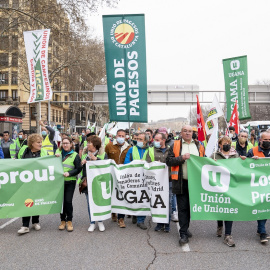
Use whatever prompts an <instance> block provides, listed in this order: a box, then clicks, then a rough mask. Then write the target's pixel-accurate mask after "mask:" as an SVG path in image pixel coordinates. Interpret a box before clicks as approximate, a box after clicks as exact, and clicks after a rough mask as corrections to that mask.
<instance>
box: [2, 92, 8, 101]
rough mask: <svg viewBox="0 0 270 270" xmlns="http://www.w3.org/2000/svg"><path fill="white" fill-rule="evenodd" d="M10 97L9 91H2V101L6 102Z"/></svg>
mask: <svg viewBox="0 0 270 270" xmlns="http://www.w3.org/2000/svg"><path fill="white" fill-rule="evenodd" d="M7 97H8V90H1V91H0V100H1V101H5V100H6V99H7Z"/></svg>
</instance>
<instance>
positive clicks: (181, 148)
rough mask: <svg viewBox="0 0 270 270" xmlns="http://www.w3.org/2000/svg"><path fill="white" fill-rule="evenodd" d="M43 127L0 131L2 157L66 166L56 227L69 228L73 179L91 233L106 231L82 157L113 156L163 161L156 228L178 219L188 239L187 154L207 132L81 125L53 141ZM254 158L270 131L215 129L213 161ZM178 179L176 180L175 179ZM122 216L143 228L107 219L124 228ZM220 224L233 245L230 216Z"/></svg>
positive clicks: (197, 150) (263, 237)
mask: <svg viewBox="0 0 270 270" xmlns="http://www.w3.org/2000/svg"><path fill="white" fill-rule="evenodd" d="M40 125H41V127H42V132H41V135H40V134H31V135H29V136H27V134H26V133H25V132H24V131H20V132H19V133H18V137H17V139H16V140H14V139H11V138H10V134H9V132H8V131H4V132H3V134H0V139H1V145H0V158H2V159H3V158H4V159H25V158H37V157H42V156H46V155H55V156H56V157H59V158H61V159H62V163H63V169H64V180H65V185H64V201H63V210H62V213H61V214H60V225H59V230H65V229H66V230H67V231H68V232H72V231H73V229H74V228H73V224H72V218H73V204H72V201H73V195H74V191H75V187H76V183H78V184H79V192H80V193H83V194H85V197H86V201H87V208H88V214H89V220H90V226H89V228H88V231H89V232H93V231H94V230H95V228H96V223H97V225H98V229H99V231H104V230H105V225H104V223H103V221H98V222H94V221H91V215H90V206H89V200H88V189H87V180H86V162H87V161H89V160H92V161H95V160H103V159H112V160H114V161H115V163H116V164H128V163H130V162H132V161H133V160H145V161H146V162H153V161H159V162H163V163H166V164H167V165H168V170H169V175H170V176H169V179H168V181H169V186H170V189H169V190H170V196H169V197H170V217H169V223H167V224H162V223H158V224H156V226H155V228H154V230H155V231H157V232H159V231H164V232H167V233H168V232H170V221H174V222H179V225H180V230H179V234H180V240H179V243H180V245H183V244H186V243H188V242H189V238H190V237H192V233H191V232H190V231H189V225H190V205H189V191H188V177H189V176H188V170H187V162H186V160H188V159H189V158H190V155H191V154H192V155H197V156H201V157H205V147H206V145H207V142H208V140H209V138H210V136H207V137H206V140H205V141H204V142H200V141H198V137H197V136H198V133H197V129H196V128H194V127H191V126H189V125H185V126H183V127H182V129H181V131H174V130H173V131H172V132H169V131H168V129H167V128H165V127H160V128H158V129H155V130H152V129H150V128H149V129H146V130H145V131H135V132H134V133H133V134H130V132H129V130H123V129H119V130H118V131H117V133H116V135H115V136H114V135H112V134H106V136H105V140H104V141H103V143H102V141H101V138H100V137H99V136H98V135H99V132H100V131H99V132H97V134H96V133H95V132H92V131H91V130H90V129H85V130H82V132H81V133H80V134H79V133H78V132H74V133H72V134H67V133H61V134H60V136H61V142H56V141H55V140H54V137H55V130H54V129H53V128H51V127H50V126H48V125H45V124H44V123H43V122H42V121H40ZM238 157H240V158H241V159H243V160H244V159H246V158H254V159H258V158H261V157H270V130H266V131H263V132H261V134H260V136H259V137H258V138H257V137H256V135H255V130H252V131H251V132H250V134H249V132H248V131H247V130H241V131H240V132H239V134H236V133H235V129H234V127H229V134H228V136H225V135H224V134H222V133H221V132H220V133H219V141H218V149H217V151H216V152H214V153H213V154H212V156H211V158H212V159H214V160H219V159H229V158H238ZM174 180H176V181H174ZM125 218H132V223H133V224H137V226H138V227H139V228H140V229H142V230H146V229H147V225H146V224H145V218H146V217H145V216H132V217H131V216H127V217H125V215H124V214H116V213H112V214H111V220H112V221H113V222H117V224H118V226H119V228H126V223H125ZM30 219H31V217H23V218H22V227H21V228H20V229H19V230H18V234H20V235H22V234H25V233H28V232H29V231H30V230H29V224H30ZM265 223H266V220H258V227H257V233H258V234H259V236H260V241H261V242H262V243H265V242H267V241H268V239H269V238H270V236H269V235H268V234H267V232H266V230H265ZM223 224H225V232H224V240H223V242H224V243H225V244H226V245H228V246H230V247H233V246H235V242H234V239H233V237H232V224H233V222H232V221H217V231H216V236H217V237H222V235H223ZM32 226H33V228H34V229H35V230H40V229H41V225H40V223H39V216H33V217H32Z"/></svg>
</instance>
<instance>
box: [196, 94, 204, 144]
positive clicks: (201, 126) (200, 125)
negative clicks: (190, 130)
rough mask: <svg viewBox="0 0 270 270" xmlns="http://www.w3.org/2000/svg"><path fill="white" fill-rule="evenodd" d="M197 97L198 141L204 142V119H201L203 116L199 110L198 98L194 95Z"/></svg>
mask: <svg viewBox="0 0 270 270" xmlns="http://www.w3.org/2000/svg"><path fill="white" fill-rule="evenodd" d="M196 97H197V128H198V140H199V141H201V142H203V141H205V140H206V137H205V129H204V127H205V123H204V119H203V115H202V110H201V105H200V102H199V97H198V96H197V95H196Z"/></svg>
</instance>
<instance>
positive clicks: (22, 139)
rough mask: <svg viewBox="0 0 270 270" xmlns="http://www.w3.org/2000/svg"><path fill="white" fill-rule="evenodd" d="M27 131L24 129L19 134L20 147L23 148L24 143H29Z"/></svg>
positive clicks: (17, 140) (18, 143)
mask: <svg viewBox="0 0 270 270" xmlns="http://www.w3.org/2000/svg"><path fill="white" fill-rule="evenodd" d="M26 136H27V135H26V132H25V131H24V130H21V131H20V132H19V134H18V137H17V139H16V140H15V141H16V144H17V145H18V147H19V149H21V148H22V147H23V146H24V145H27V137H26Z"/></svg>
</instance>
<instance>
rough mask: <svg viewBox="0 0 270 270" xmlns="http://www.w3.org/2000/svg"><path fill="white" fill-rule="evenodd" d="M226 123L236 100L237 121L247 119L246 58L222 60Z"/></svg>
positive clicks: (248, 116) (248, 114) (248, 113)
mask: <svg viewBox="0 0 270 270" xmlns="http://www.w3.org/2000/svg"><path fill="white" fill-rule="evenodd" d="M223 70H224V80H225V92H226V102H227V122H229V121H230V117H231V115H232V112H233V109H234V105H235V102H236V100H237V104H238V112H239V120H244V119H249V118H251V117H250V112H249V103H248V73H247V56H246V55H245V56H239V57H234V58H229V59H223Z"/></svg>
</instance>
